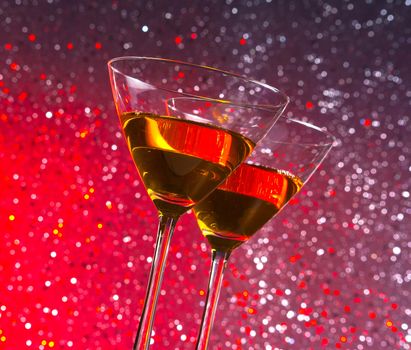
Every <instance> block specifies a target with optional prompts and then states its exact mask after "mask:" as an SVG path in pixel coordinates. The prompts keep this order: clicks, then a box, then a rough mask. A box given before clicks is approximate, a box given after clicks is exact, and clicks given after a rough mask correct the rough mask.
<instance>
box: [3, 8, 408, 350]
mask: <svg viewBox="0 0 411 350" xmlns="http://www.w3.org/2000/svg"><path fill="white" fill-rule="evenodd" d="M0 29H1V31H0V58H1V60H0V61H1V66H0V195H1V196H0V230H1V231H0V232H1V234H2V237H3V239H2V240H1V242H0V349H4V350H16V349H26V348H27V349H51V348H54V349H94V350H98V349H104V350H108V349H120V348H121V349H131V347H132V342H133V337H134V333H135V330H136V327H137V323H138V318H139V315H140V312H141V308H142V303H143V298H144V292H145V287H146V283H147V275H148V272H149V267H150V262H151V255H152V253H153V243H154V242H153V239H154V238H153V235H154V232H155V230H156V226H157V215H156V211H155V209H154V207H153V205H152V204H151V202H150V200H149V199H148V197H147V195H146V193H145V190H144V188H143V186H142V185H141V183H140V181H139V179H138V175H137V172H136V170H135V168H134V165H133V164H132V161H131V158H130V156H129V154H128V151H127V149H126V145H125V142H124V141H123V140H122V135H121V133H120V130H119V126H118V121H117V117H116V115H115V111H114V106H113V102H112V96H111V92H110V88H109V83H108V74H107V69H106V62H107V60H108V59H109V58H112V57H116V56H122V55H140V56H142V55H144V56H158V57H167V58H176V59H182V60H185V61H192V62H195V63H202V64H208V65H211V66H216V67H219V68H223V69H226V70H231V71H235V72H238V73H241V74H245V75H248V76H251V77H254V78H256V79H259V80H265V81H266V82H268V83H271V84H273V85H275V86H277V87H279V88H281V89H282V90H283V91H285V92H286V93H287V94H288V95H289V96H291V98H292V102H291V104H290V106H289V108H288V109H287V115H289V116H297V117H300V118H302V117H304V118H307V119H308V120H310V121H312V122H314V123H316V124H318V125H326V126H327V127H328V129H329V130H330V131H331V132H332V133H333V134H334V135H335V136H336V137H337V138H338V139H339V144H338V146H337V147H335V148H334V149H333V150H332V152H331V153H330V155H329V157H328V158H327V159H326V161H325V162H324V165H323V166H322V168H321V170H319V171H318V172H317V174H316V176H314V177H313V179H312V180H311V182H310V183H308V184H307V186H306V187H305V188H304V189H303V191H302V192H301V193H300V194H299V195H298V196H297V197H296V200H295V201H294V202H293V203H292V204H291V205H289V206H288V207H287V208H286V210H284V211H283V212H282V213H281V214H279V215H278V217H277V218H276V219H275V220H273V221H272V222H271V223H270V224H269V225H267V227H266V228H265V229H264V230H262V232H260V233H259V234H257V235H256V236H255V237H254V238H253V240H252V241H250V242H249V243H248V244H246V245H244V246H243V247H241V248H239V249H238V250H237V251H236V252H234V253H233V255H232V258H231V261H230V263H229V266H228V269H227V272H226V276H225V282H224V288H223V291H222V293H221V297H220V305H219V308H218V312H217V317H216V321H215V324H214V332H213V335H212V338H211V345H210V348H211V349H250V350H251V349H255V350H257V349H267V350H270V349H272V350H274V349H323V348H324V349H334V348H342V349H359V350H361V349H410V348H411V326H410V323H411V321H410V317H411V298H410V281H411V267H410V263H409V262H410V249H411V239H410V234H409V232H410V224H409V220H410V214H411V208H410V205H411V198H410V191H411V190H410V183H411V181H410V172H411V164H410V153H411V144H410V135H411V134H410V133H411V122H410V117H411V115H410V107H411V87H410V78H411V75H410V62H411V48H410V46H411V1H410V0H401V1H397V0H387V1H376V0H374V1H372V0H366V1H363V0H359V1H352V2H349V1H285V0H284V1H281V0H278V1H275V0H272V1H269V0H266V1H263V0H248V1H232V0H226V1H225V2H224V1H203V2H189V1H178V2H177V1H175V2H169V1H165V0H163V1H155V2H154V1H144V2H143V1H121V2H120V1H56V0H48V1H40V0H37V1H36V0H34V1H28V0H15V1H13V2H12V1H4V0H0ZM172 243H173V244H172V248H171V250H170V255H169V263H168V266H167V269H166V277H165V281H164V284H163V292H162V295H161V298H160V300H159V306H158V314H157V317H156V321H155V334H154V336H153V340H154V344H153V346H152V348H153V349H192V348H194V344H195V337H196V335H197V331H198V326H199V322H200V318H201V313H202V306H203V303H204V290H205V289H206V287H207V276H208V269H209V266H210V262H209V260H210V256H209V255H210V254H209V252H208V246H207V244H206V243H205V241H204V239H203V238H202V236H201V234H200V232H199V230H198V228H197V227H196V224H195V222H194V220H193V218H192V217H191V216H189V215H185V216H184V217H183V218H182V220H181V222H180V224H179V225H178V227H177V230H176V233H175V236H174V239H173V242H172Z"/></svg>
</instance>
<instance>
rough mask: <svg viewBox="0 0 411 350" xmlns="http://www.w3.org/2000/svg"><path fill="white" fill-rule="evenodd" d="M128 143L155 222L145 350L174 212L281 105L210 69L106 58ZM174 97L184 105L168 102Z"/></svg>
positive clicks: (214, 177) (214, 180)
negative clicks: (156, 217) (157, 220)
mask: <svg viewBox="0 0 411 350" xmlns="http://www.w3.org/2000/svg"><path fill="white" fill-rule="evenodd" d="M108 65H109V74H110V81H111V87H112V91H113V96H114V101H115V105H116V109H117V113H118V115H119V117H120V122H121V127H122V129H123V132H124V136H125V138H126V141H127V144H128V147H129V149H130V152H131V155H132V158H133V160H134V163H135V165H136V167H137V169H138V172H139V174H140V177H141V179H142V181H143V183H144V185H145V187H146V189H147V192H148V194H149V196H150V198H151V199H152V201H153V203H154V204H155V206H156V207H157V210H158V214H159V218H160V224H159V228H158V232H157V240H156V245H155V252H154V256H153V263H152V267H151V271H150V277H149V282H148V288H147V294H146V298H145V302H144V308H143V313H142V315H141V318H140V324H139V328H138V332H137V337H136V340H135V343H134V349H139V350H142V349H148V348H149V346H150V336H151V330H152V326H153V321H154V314H155V309H156V303H157V299H158V296H159V292H160V287H161V282H162V278H163V272H164V267H165V264H166V259H167V253H168V248H169V245H170V239H171V236H172V234H173V231H174V227H175V224H176V222H177V220H178V218H179V216H180V215H182V214H183V213H185V212H186V211H187V210H189V209H190V208H191V207H193V206H194V205H195V204H196V203H198V202H199V201H200V200H202V199H203V198H204V197H206V196H207V195H208V194H209V193H210V192H211V191H213V190H214V189H215V188H216V187H217V186H218V185H219V184H220V183H221V182H222V181H224V180H225V178H226V177H227V176H228V175H229V174H230V173H231V172H232V171H233V170H234V169H235V168H236V167H237V166H238V165H239V164H240V163H241V162H242V161H243V160H244V159H245V158H246V157H247V156H248V155H249V154H250V152H251V151H252V149H253V148H254V145H255V144H256V143H257V142H258V141H259V140H260V139H261V138H262V137H263V136H264V135H265V134H266V133H267V131H268V130H269V129H270V128H271V126H272V125H273V123H274V122H275V121H276V120H277V118H278V117H279V116H280V114H281V113H282V112H283V110H284V109H285V107H286V105H287V103H288V98H287V97H286V96H285V95H284V94H282V93H281V92H280V91H278V90H277V89H276V88H273V87H271V86H269V85H266V84H263V83H259V82H256V81H253V80H250V79H247V78H244V77H241V76H238V75H235V74H231V73H227V72H224V71H221V70H217V69H214V68H210V67H204V66H198V65H194V64H190V63H184V62H179V61H173V60H166V59H160V58H147V57H121V58H116V59H113V60H111V61H110V62H109V64H108ZM175 101H179V105H182V107H183V110H185V111H188V113H179V112H178V110H177V109H175V108H174V106H175Z"/></svg>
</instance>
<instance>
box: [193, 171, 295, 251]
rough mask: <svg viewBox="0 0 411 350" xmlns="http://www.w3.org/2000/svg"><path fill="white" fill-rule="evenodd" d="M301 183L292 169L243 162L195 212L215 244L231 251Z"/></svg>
mask: <svg viewBox="0 0 411 350" xmlns="http://www.w3.org/2000/svg"><path fill="white" fill-rule="evenodd" d="M301 186H302V181H301V180H300V179H299V178H298V177H297V176H294V175H292V174H290V173H289V172H286V171H281V170H277V169H270V168H265V167H261V166H256V165H250V164H242V165H240V166H239V167H238V168H237V169H236V170H235V171H234V172H233V173H232V174H231V175H230V177H229V178H228V179H227V180H226V181H225V182H223V183H222V184H221V185H220V186H219V187H218V188H217V189H216V190H214V192H212V193H211V194H210V195H209V196H208V197H207V198H206V199H204V200H203V201H201V202H200V203H198V204H197V205H196V206H195V207H194V213H195V215H196V218H197V222H198V225H199V226H200V229H201V231H202V233H203V235H204V236H205V237H206V238H207V240H208V241H209V243H210V245H211V247H212V248H213V249H216V250H220V251H230V250H232V249H234V248H236V247H237V246H239V245H240V244H242V243H244V242H245V241H247V240H248V239H249V238H250V237H251V236H252V235H253V234H254V233H255V232H257V231H258V230H259V229H260V228H261V227H262V226H263V225H264V224H265V223H266V222H267V221H268V220H270V219H271V218H272V217H273V216H274V215H276V214H277V213H278V211H279V210H280V209H281V208H282V207H283V206H284V205H285V204H287V202H288V201H289V200H290V198H291V197H292V196H294V195H295V194H296V193H297V192H298V191H299V190H300V188H301Z"/></svg>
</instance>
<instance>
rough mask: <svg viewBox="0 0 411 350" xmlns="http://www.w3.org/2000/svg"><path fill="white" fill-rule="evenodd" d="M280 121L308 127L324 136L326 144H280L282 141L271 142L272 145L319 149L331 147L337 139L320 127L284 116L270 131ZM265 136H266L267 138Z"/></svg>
mask: <svg viewBox="0 0 411 350" xmlns="http://www.w3.org/2000/svg"><path fill="white" fill-rule="evenodd" d="M281 120H284V122H287V121H289V122H292V123H297V124H300V125H303V126H305V127H308V128H310V129H313V130H315V131H317V132H319V133H321V134H322V135H324V138H325V140H327V142H325V143H312V142H282V141H278V142H276V141H272V142H274V143H282V144H290V145H302V146H319V147H329V146H333V145H334V143H335V142H336V141H337V138H336V137H335V136H334V135H333V134H331V133H330V132H329V131H328V130H327V129H326V128H325V127H320V126H317V125H315V124H312V123H310V122H306V121H303V120H300V119H296V118H294V117H286V116H281V117H280V118H279V119H278V120H277V122H276V123H275V124H274V125H273V127H272V129H274V128H275V127H276V126H277V123H278V122H280V121H281ZM272 129H270V130H269V131H268V133H267V135H268V134H269V133H270V131H271V130H272ZM267 135H266V136H267Z"/></svg>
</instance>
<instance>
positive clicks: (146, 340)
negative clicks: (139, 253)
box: [133, 215, 178, 350]
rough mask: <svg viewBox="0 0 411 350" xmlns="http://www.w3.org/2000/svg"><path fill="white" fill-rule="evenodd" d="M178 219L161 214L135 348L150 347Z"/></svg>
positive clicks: (135, 349)
mask: <svg viewBox="0 0 411 350" xmlns="http://www.w3.org/2000/svg"><path fill="white" fill-rule="evenodd" d="M177 220H178V217H169V216H163V215H161V216H160V223H159V225H158V232H157V241H156V246H155V251H154V256H153V264H152V265H151V271H150V278H149V281H148V287H147V292H146V299H145V301H144V308H143V313H142V315H141V318H140V324H139V326H138V331H137V336H136V339H135V341H134V346H133V350H147V349H148V348H149V347H150V337H151V330H152V328H153V322H154V315H155V312H156V305H157V300H158V296H159V294H160V290H161V282H162V280H163V274H164V268H165V266H166V260H167V254H168V248H169V247H170V241H171V236H172V235H173V232H174V227H175V225H176V222H177Z"/></svg>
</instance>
